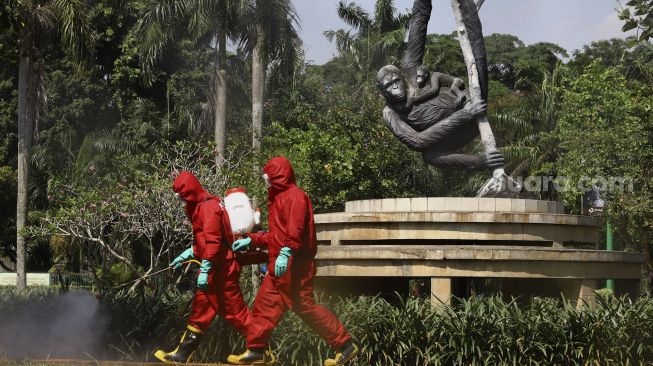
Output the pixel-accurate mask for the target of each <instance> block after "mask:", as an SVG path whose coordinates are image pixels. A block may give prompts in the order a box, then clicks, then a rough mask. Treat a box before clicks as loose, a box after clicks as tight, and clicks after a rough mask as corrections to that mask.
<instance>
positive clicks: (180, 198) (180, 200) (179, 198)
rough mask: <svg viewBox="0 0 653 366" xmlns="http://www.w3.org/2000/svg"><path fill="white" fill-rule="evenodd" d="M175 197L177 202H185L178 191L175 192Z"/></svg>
mask: <svg viewBox="0 0 653 366" xmlns="http://www.w3.org/2000/svg"><path fill="white" fill-rule="evenodd" d="M175 198H177V199H178V200H179V202H181V203H183V204H186V200H185V199H183V198H182V197H181V195H180V194H179V193H175Z"/></svg>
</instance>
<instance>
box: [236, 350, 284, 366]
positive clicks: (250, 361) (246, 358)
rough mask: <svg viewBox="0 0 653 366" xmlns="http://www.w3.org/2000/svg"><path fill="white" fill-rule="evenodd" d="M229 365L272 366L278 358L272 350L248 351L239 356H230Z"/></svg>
mask: <svg viewBox="0 0 653 366" xmlns="http://www.w3.org/2000/svg"><path fill="white" fill-rule="evenodd" d="M227 363H229V364H230V365H256V366H259V365H260V366H272V365H274V364H275V363H276V358H275V357H274V354H273V353H272V350H271V349H270V348H267V349H251V350H250V349H248V350H245V352H243V353H241V354H239V355H229V357H227Z"/></svg>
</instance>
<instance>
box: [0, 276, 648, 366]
mask: <svg viewBox="0 0 653 366" xmlns="http://www.w3.org/2000/svg"><path fill="white" fill-rule="evenodd" d="M56 295H57V293H56V291H54V290H51V289H39V290H32V291H31V292H25V293H17V292H16V291H15V290H13V289H10V290H7V289H0V312H1V313H2V314H3V315H4V316H5V317H7V316H9V317H11V316H12V314H14V313H15V312H16V311H18V310H20V309H22V308H23V307H24V305H25V304H27V303H39V302H41V303H42V302H46V301H51V300H52V299H53V297H54V296H56ZM190 301H191V293H190V292H187V293H182V292H179V291H177V290H176V289H174V288H171V289H167V290H166V289H165V288H161V289H155V290H146V291H145V292H143V291H141V292H139V293H131V294H130V293H127V292H126V291H122V292H117V293H111V294H110V293H106V294H104V296H103V297H102V300H101V303H102V308H103V310H102V311H103V312H104V313H105V314H108V315H109V317H110V325H109V327H108V329H107V331H106V332H105V334H104V342H103V344H104V345H105V349H104V350H103V352H102V355H98V357H111V358H120V359H129V360H152V356H151V355H152V352H153V351H154V350H155V349H156V348H157V347H161V346H165V347H169V346H172V345H174V344H175V342H177V341H178V337H179V335H180V333H181V330H182V329H183V327H184V324H185V321H186V319H187V316H188V312H189V308H190V307H189V304H190ZM250 301H251V298H250ZM323 302H324V301H323ZM326 303H328V304H329V307H330V308H331V309H332V310H333V311H334V313H336V314H337V315H338V317H339V318H340V319H341V320H342V321H343V322H344V324H345V326H346V327H347V329H349V331H350V332H351V334H352V335H353V336H354V337H355V338H356V339H357V340H358V342H359V343H360V344H361V345H362V349H361V354H360V356H359V357H358V359H357V361H356V362H355V363H354V364H355V365H411V366H412V365H451V364H464V365H480V364H483V365H484V364H498V365H502V364H518V365H523V364H546V365H585V364H612V363H615V364H643V363H649V362H653V329H651V327H650V324H652V322H653V300H652V299H650V298H642V299H640V300H638V301H635V302H631V301H630V300H627V299H625V298H615V297H614V296H607V295H606V296H598V297H597V303H596V305H594V306H591V307H583V308H581V309H577V308H576V307H575V306H573V305H572V304H570V303H568V302H565V301H562V300H556V299H545V298H534V299H532V300H531V301H530V302H529V303H528V304H527V305H518V303H517V302H516V301H504V300H502V299H501V298H500V297H485V298H480V297H473V298H470V299H467V300H458V301H456V303H455V305H453V306H450V307H449V306H440V307H432V306H431V304H430V303H429V301H428V300H427V299H420V298H409V299H407V300H403V299H399V301H394V302H393V303H390V302H388V301H386V300H384V299H381V298H378V297H359V298H341V299H329V300H327V301H326ZM273 342H274V348H275V350H276V352H277V354H278V356H279V360H280V364H283V365H315V364H321V363H322V362H323V361H324V359H325V358H326V357H328V356H329V355H331V354H332V352H333V351H331V350H329V349H328V346H327V345H326V344H325V343H324V342H323V341H322V340H321V339H320V338H319V337H318V336H317V335H316V334H314V333H313V332H312V331H311V330H310V329H309V328H308V327H306V326H305V325H303V324H302V322H301V320H300V319H299V318H298V317H296V316H294V315H288V316H286V317H285V318H284V319H283V320H282V322H281V324H280V325H279V327H278V328H277V329H276V330H275V332H274V334H273ZM243 348H244V340H243V338H242V337H240V336H239V335H238V334H237V333H236V332H235V331H234V330H233V329H232V328H230V327H229V326H226V324H225V323H224V321H223V320H221V319H218V320H217V321H216V322H214V324H213V326H212V329H211V330H210V331H209V332H208V333H207V337H206V338H205V339H204V341H203V344H202V346H201V348H200V350H199V352H198V353H197V357H196V360H197V361H203V362H215V361H218V360H224V359H225V358H226V357H227V355H228V354H230V353H232V352H235V351H241V350H242V349H243ZM94 356H95V355H94Z"/></svg>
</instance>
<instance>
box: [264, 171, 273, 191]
mask: <svg viewBox="0 0 653 366" xmlns="http://www.w3.org/2000/svg"><path fill="white" fill-rule="evenodd" d="M263 182H265V186H266V187H268V188H271V187H272V182H270V177H268V175H267V174H263Z"/></svg>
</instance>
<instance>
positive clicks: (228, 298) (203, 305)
mask: <svg viewBox="0 0 653 366" xmlns="http://www.w3.org/2000/svg"><path fill="white" fill-rule="evenodd" d="M173 190H174V191H175V192H176V193H178V194H179V195H180V196H181V198H183V199H184V200H185V201H186V213H187V214H188V218H189V219H190V220H191V222H192V225H193V254H194V256H195V259H197V260H199V261H202V260H203V259H206V260H208V261H211V262H212V263H213V267H212V269H211V270H210V271H209V276H208V289H207V290H206V291H202V290H200V289H198V290H197V291H196V292H195V297H194V298H193V304H192V308H191V313H190V319H189V321H188V324H189V325H190V326H192V327H194V328H197V329H199V330H200V331H201V332H203V331H205V330H206V329H208V327H209V325H210V324H211V322H212V321H213V318H214V317H215V315H216V314H220V316H222V317H223V318H225V320H227V321H228V322H229V323H230V324H231V325H233V326H234V328H236V330H238V331H239V332H240V333H241V334H243V335H245V334H247V331H248V327H249V325H250V322H251V320H252V317H251V313H250V311H249V309H248V308H247V305H246V304H245V301H244V300H243V295H242V293H241V291H240V283H239V278H240V271H241V268H240V265H239V264H238V262H236V260H235V257H234V255H233V252H232V251H231V243H232V242H233V235H232V232H231V225H230V224H229V217H228V216H227V211H226V210H224V208H223V207H222V204H221V201H220V198H218V197H215V196H213V195H210V194H209V193H207V192H206V191H204V189H203V188H202V186H201V185H200V183H199V181H198V180H197V178H195V176H194V175H193V174H191V173H189V172H181V173H180V174H179V176H177V178H176V179H175V181H174V183H173Z"/></svg>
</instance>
